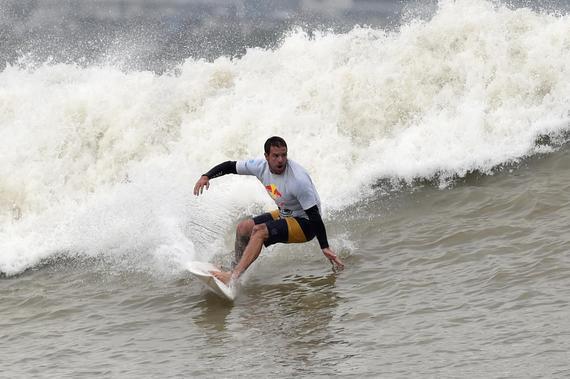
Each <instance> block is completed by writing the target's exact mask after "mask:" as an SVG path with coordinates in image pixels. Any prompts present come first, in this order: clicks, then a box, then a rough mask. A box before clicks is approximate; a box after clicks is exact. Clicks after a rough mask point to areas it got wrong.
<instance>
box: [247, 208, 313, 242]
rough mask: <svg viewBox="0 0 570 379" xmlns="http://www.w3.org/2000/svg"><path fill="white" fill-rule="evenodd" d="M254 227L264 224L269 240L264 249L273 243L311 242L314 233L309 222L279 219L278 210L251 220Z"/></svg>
mask: <svg viewBox="0 0 570 379" xmlns="http://www.w3.org/2000/svg"><path fill="white" fill-rule="evenodd" d="M253 222H254V223H255V225H260V224H265V225H266V226H267V230H268V232H269V238H268V239H267V241H265V243H264V245H265V247H267V246H270V245H273V244H275V243H301V242H307V241H310V240H312V239H313V238H314V237H315V232H314V231H313V228H312V227H311V222H310V221H309V220H307V219H306V218H302V217H281V216H280V215H279V210H274V211H273V212H270V213H264V214H262V215H259V216H256V217H254V218H253Z"/></svg>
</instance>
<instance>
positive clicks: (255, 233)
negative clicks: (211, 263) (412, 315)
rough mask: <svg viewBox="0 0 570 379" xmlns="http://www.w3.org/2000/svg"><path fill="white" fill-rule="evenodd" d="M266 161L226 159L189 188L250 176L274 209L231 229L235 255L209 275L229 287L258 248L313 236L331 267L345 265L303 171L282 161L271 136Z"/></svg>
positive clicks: (281, 147)
mask: <svg viewBox="0 0 570 379" xmlns="http://www.w3.org/2000/svg"><path fill="white" fill-rule="evenodd" d="M264 150H265V159H251V160H246V161H226V162H224V163H221V164H219V165H217V166H215V167H214V168H212V169H211V170H210V171H208V172H207V173H205V174H203V175H202V176H201V177H200V179H198V181H197V182H196V185H195V186H194V195H196V196H198V195H200V194H202V192H203V191H204V188H206V189H208V188H209V187H210V180H211V179H213V178H217V177H219V176H222V175H226V174H238V175H253V176H255V177H257V179H259V181H260V182H261V183H262V184H263V185H264V187H265V189H266V190H267V192H268V194H269V196H271V198H272V199H273V200H274V201H275V204H276V205H277V209H276V210H274V211H272V212H270V213H264V214H261V215H259V216H256V217H253V218H249V219H247V220H244V221H241V222H240V223H239V224H238V226H237V230H236V241H235V256H234V260H233V261H232V270H231V271H228V272H222V271H215V272H212V274H213V275H214V276H215V277H216V278H218V279H219V280H221V281H222V282H224V283H225V284H229V283H230V281H232V280H235V279H237V278H239V277H240V276H241V274H243V272H244V271H245V270H247V268H248V267H249V266H250V265H251V264H252V263H253V262H254V261H255V260H256V259H257V257H258V256H259V254H260V253H261V248H262V246H263V245H265V246H266V247H267V246H270V245H273V244H275V243H302V242H307V241H310V240H311V239H313V238H314V237H315V236H316V237H317V240H318V241H319V245H320V247H321V250H322V252H323V254H324V255H325V257H327V258H328V259H329V261H330V262H331V263H332V265H333V268H334V269H339V270H341V269H343V268H344V264H343V262H342V261H341V260H340V258H339V257H338V256H337V255H336V254H335V253H334V251H333V250H332V249H331V248H330V247H329V243H328V240H327V232H326V229H325V225H324V223H323V220H322V218H321V211H320V208H321V200H320V198H319V194H318V193H317V190H316V188H315V186H314V184H313V181H312V180H311V177H310V176H309V174H308V173H307V171H306V170H305V169H304V168H303V167H301V165H299V164H298V163H297V162H295V161H292V160H290V159H287V143H286V142H285V140H284V139H283V138H281V137H276V136H274V137H271V138H269V139H268V140H267V141H266V142H265V145H264Z"/></svg>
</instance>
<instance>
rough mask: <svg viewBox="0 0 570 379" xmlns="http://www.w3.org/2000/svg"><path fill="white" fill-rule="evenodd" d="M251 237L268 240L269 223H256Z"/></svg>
mask: <svg viewBox="0 0 570 379" xmlns="http://www.w3.org/2000/svg"><path fill="white" fill-rule="evenodd" d="M251 238H259V239H261V240H262V241H266V240H267V239H268V238H269V230H268V229H267V225H265V224H259V225H254V226H253V230H252V232H251Z"/></svg>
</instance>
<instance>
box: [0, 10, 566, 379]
mask: <svg viewBox="0 0 570 379" xmlns="http://www.w3.org/2000/svg"><path fill="white" fill-rule="evenodd" d="M555 8H556V7H555ZM432 11H433V14H432V15H430V16H429V17H427V16H425V14H424V15H423V16H422V18H421V19H418V18H414V17H413V15H408V17H409V19H404V18H403V19H402V24H401V25H400V26H399V27H397V28H396V27H393V28H392V29H390V30H385V29H381V28H367V27H356V28H354V29H350V30H349V31H346V32H339V31H334V32H333V31H329V32H322V33H319V32H315V31H314V30H312V31H311V32H310V33H307V32H305V31H304V30H303V29H299V28H291V29H290V32H288V33H287V34H284V35H282V36H281V37H280V38H277V39H276V40H277V41H278V42H275V46H273V47H272V48H271V49H263V48H254V49H249V50H244V51H243V54H242V55H240V56H234V57H232V58H230V57H228V56H223V55H222V56H220V57H218V58H217V59H210V60H209V61H206V60H200V59H196V58H195V57H187V58H186V59H182V60H181V61H179V60H176V59H173V60H172V61H169V62H168V63H169V64H168V65H167V66H171V67H172V69H166V68H165V69H164V70H165V71H164V72H162V71H161V70H156V71H153V72H151V71H141V70H138V69H135V68H133V67H131V68H129V69H126V68H125V67H124V66H122V65H119V66H116V65H114V64H113V63H112V62H113V60H104V63H101V62H99V63H95V62H92V61H90V60H87V61H81V62H75V61H73V59H71V60H72V62H65V61H63V62H61V61H60V60H59V59H55V61H48V62H44V61H42V60H41V59H40V60H39V61H38V58H37V57H35V58H34V57H33V56H29V55H27V56H26V55H25V54H24V55H22V57H21V59H20V60H18V61H17V62H8V63H7V64H6V66H5V68H3V69H2V71H0V140H1V141H2V143H3V148H2V149H0V162H1V165H0V275H1V276H0V299H1V304H2V306H1V307H0V339H1V341H2V343H1V344H0V355H1V357H2V364H1V365H0V376H6V377H73V378H77V377H94V376H108V377H211V376H221V377H246V376H247V377H268V376H275V377H293V376H306V377H314V376H333V375H340V376H346V377H350V376H354V377H362V376H365V377H402V378H404V377H405V378H409V377H477V378H489V377H494V378H498V377H516V378H519V377H524V378H527V377H567V376H568V375H569V374H570V365H568V361H569V358H570V357H569V356H568V351H569V346H568V345H569V342H568V341H570V339H569V337H570V336H569V334H570V322H569V321H568V320H569V319H570V317H569V316H570V315H569V313H570V312H569V311H568V298H569V295H570V290H569V288H570V258H569V255H568V247H569V246H570V237H569V234H568V233H567V225H568V224H569V220H568V219H569V217H570V211H569V205H570V200H569V197H570V195H569V193H570V192H569V186H570V185H569V184H568V183H570V150H569V149H568V130H569V129H570V124H569V121H570V120H569V113H568V110H569V109H570V100H569V99H570V84H569V83H570V82H569V81H568V80H567V78H568V77H569V74H570V37H569V36H570V20H569V18H568V16H566V15H565V14H564V9H563V7H562V6H560V7H559V8H558V12H554V13H547V12H544V11H541V10H540V9H527V8H515V7H505V6H502V5H500V4H499V3H491V2H487V1H483V0H461V1H441V2H440V3H439V5H438V7H437V9H434V10H432ZM419 13H420V14H421V12H419ZM474 15H476V17H475V16H474ZM12 42H13V43H16V44H17V41H16V42H15V41H12ZM20 47H21V46H20ZM242 47H243V46H242ZM10 54H12V55H14V54H15V53H14V52H13V51H10ZM10 54H8V55H10ZM167 60H168V59H167ZM159 63H160V62H159ZM158 71H161V73H159V72H158ZM274 134H277V135H281V136H283V137H284V138H285V139H286V140H287V141H288V143H289V155H290V158H292V159H294V160H296V161H298V162H300V163H301V164H302V165H304V166H305V167H306V168H307V169H308V170H309V171H310V172H311V175H312V178H313V179H314V181H315V183H316V186H317V188H318V189H319V193H320V195H321V200H322V202H323V205H324V207H325V208H324V219H325V223H326V224H327V228H328V234H329V240H330V242H331V245H332V247H333V248H335V249H336V250H337V251H338V252H339V253H340V255H341V256H342V258H343V259H344V260H345V262H346V265H347V268H346V270H344V271H343V272H340V273H334V272H332V270H331V268H330V266H329V265H328V263H327V261H326V259H325V258H324V257H323V256H322V254H321V253H320V251H319V249H318V245H317V243H316V242H312V243H310V244H305V245H300V246H278V247H273V248H271V249H266V250H264V252H263V253H262V256H261V257H260V259H259V260H258V261H257V262H256V263H255V265H254V266H252V268H251V269H250V270H249V271H248V273H247V275H246V276H245V277H244V280H243V282H242V284H241V287H240V289H239V295H238V298H237V300H236V301H235V303H233V304H232V303H228V302H225V301H223V300H221V299H219V298H217V297H216V296H214V295H212V294H209V293H208V292H206V291H205V290H204V289H203V288H202V287H201V285H200V284H199V283H198V282H196V281H195V280H193V279H191V278H190V276H189V275H188V273H187V272H186V271H185V270H184V267H185V264H186V263H187V262H188V261H190V260H204V261H214V262H217V263H221V264H228V263H229V252H230V251H231V250H232V246H233V233H234V228H235V225H236V223H237V220H238V219H239V218H240V217H243V216H246V215H251V214H256V213H259V212H262V211H264V210H266V209H270V208H271V207H272V204H271V201H270V200H269V199H268V198H267V196H266V194H265V193H264V190H263V188H262V187H261V186H260V185H259V183H257V182H256V181H255V179H252V178H245V177H238V176H227V177H224V178H219V179H215V180H214V181H212V185H211V187H210V190H209V191H208V192H207V193H206V194H205V195H204V196H201V197H200V198H194V197H192V195H191V190H192V187H193V185H194V182H195V181H196V179H197V178H198V177H199V175H200V174H201V173H202V172H204V171H206V170H207V169H209V168H210V167H211V166H212V165H214V164H217V163H219V162H221V161H224V160H228V159H234V160H235V159H245V158H249V157H255V156H260V155H261V154H262V151H261V150H262V145H263V142H264V141H265V139H266V138H267V137H268V136H270V135H274Z"/></svg>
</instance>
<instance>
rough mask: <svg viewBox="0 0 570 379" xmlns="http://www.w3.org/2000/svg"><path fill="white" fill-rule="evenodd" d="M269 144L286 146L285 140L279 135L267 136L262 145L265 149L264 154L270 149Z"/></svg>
mask: <svg viewBox="0 0 570 379" xmlns="http://www.w3.org/2000/svg"><path fill="white" fill-rule="evenodd" d="M271 146H275V147H287V142H285V140H284V139H283V138H281V137H277V136H273V137H269V138H268V139H267V141H265V145H263V148H264V150H265V154H269V150H270V149H271Z"/></svg>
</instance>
